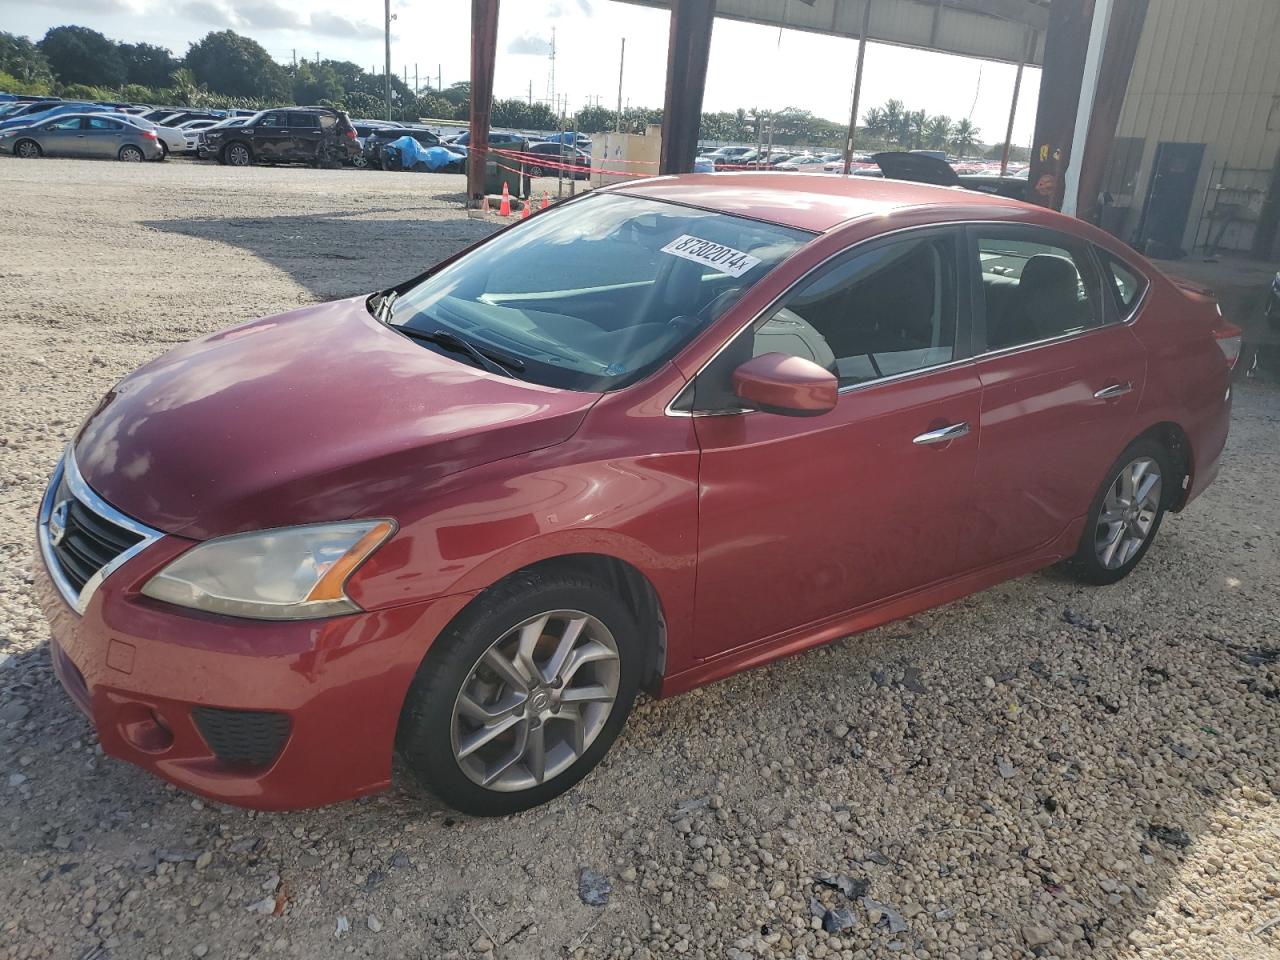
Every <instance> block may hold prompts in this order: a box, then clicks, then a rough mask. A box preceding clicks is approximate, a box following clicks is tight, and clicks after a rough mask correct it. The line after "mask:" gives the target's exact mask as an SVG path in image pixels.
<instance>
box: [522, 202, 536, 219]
mask: <svg viewBox="0 0 1280 960" xmlns="http://www.w3.org/2000/svg"><path fill="white" fill-rule="evenodd" d="M532 215H533V201H531V200H530V199H529V198H528V197H525V200H524V206H523V207H521V208H520V219H521V220H528V219H529V217H531V216H532Z"/></svg>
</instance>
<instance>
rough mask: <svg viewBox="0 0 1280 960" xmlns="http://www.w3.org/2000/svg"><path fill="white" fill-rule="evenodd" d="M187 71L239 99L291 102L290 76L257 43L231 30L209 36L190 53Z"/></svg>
mask: <svg viewBox="0 0 1280 960" xmlns="http://www.w3.org/2000/svg"><path fill="white" fill-rule="evenodd" d="M187 68H188V69H189V70H190V71H191V73H192V75H193V77H194V78H195V80H196V82H197V83H200V84H203V85H204V86H206V87H208V88H209V89H210V90H212V91H214V92H216V93H224V94H229V95H231V96H235V97H263V98H266V99H268V100H272V101H275V102H281V101H284V100H287V99H288V97H289V94H290V85H289V77H288V75H287V74H286V73H285V70H284V68H283V67H281V66H280V64H278V63H276V62H275V61H274V60H272V59H271V56H270V54H268V53H267V51H266V50H264V49H263V48H262V47H261V45H259V44H258V43H257V42H255V41H253V40H250V39H249V38H248V37H242V36H240V35H239V34H238V33H235V32H234V31H231V30H220V31H217V32H215V33H209V34H206V35H205V36H204V38H203V39H201V40H200V41H198V42H196V43H193V44H192V45H191V47H190V49H189V50H187Z"/></svg>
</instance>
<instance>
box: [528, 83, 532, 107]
mask: <svg viewBox="0 0 1280 960" xmlns="http://www.w3.org/2000/svg"><path fill="white" fill-rule="evenodd" d="M529 106H531V107H532V106H533V78H532V77H530V78H529Z"/></svg>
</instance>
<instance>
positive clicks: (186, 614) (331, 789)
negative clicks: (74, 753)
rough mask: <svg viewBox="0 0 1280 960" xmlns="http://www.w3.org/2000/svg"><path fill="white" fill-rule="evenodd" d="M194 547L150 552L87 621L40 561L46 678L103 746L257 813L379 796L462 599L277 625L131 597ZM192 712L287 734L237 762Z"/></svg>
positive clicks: (95, 602) (110, 581) (174, 543)
mask: <svg viewBox="0 0 1280 960" xmlns="http://www.w3.org/2000/svg"><path fill="white" fill-rule="evenodd" d="M189 545H190V544H189V543H188V542H187V541H184V540H180V539H178V538H172V537H170V538H164V539H162V540H160V541H158V542H156V543H155V544H153V545H151V546H150V547H148V548H147V549H146V550H144V551H143V552H141V553H140V554H138V555H137V556H135V557H133V558H132V559H130V560H129V561H128V562H127V563H125V564H124V565H123V566H121V567H120V568H119V569H118V570H116V571H115V572H114V573H112V574H111V575H110V576H109V577H108V578H107V579H106V580H104V581H103V583H102V585H101V586H100V587H99V589H98V590H97V591H96V592H95V593H94V594H93V595H92V597H91V598H90V599H89V602H88V604H87V605H86V607H85V610H84V613H83V614H77V613H76V612H75V611H74V610H73V609H72V608H71V607H70V606H69V605H68V604H67V602H66V601H65V600H64V599H63V596H62V594H61V593H60V592H59V590H58V588H57V586H55V584H54V582H53V579H52V577H51V575H50V572H49V570H48V568H47V566H46V563H45V562H44V560H43V558H41V560H40V561H39V562H38V563H37V564H36V576H35V592H36V595H37V598H38V600H39V603H40V606H41V608H42V609H43V611H44V613H45V615H46V617H47V618H48V620H49V627H50V632H51V642H50V647H51V652H52V658H53V665H54V671H55V673H56V674H57V676H58V679H59V680H60V681H61V683H62V685H63V687H64V688H65V689H66V691H67V693H68V694H69V695H70V696H71V698H72V699H73V700H74V701H75V702H76V704H77V705H78V706H79V707H80V709H81V710H82V711H83V712H84V713H85V714H86V715H87V716H88V717H89V718H90V720H92V722H93V725H94V727H95V728H96V729H97V732H98V736H99V739H100V741H101V744H102V749H103V751H104V752H105V753H107V754H108V755H110V756H113V757H116V758H118V759H121V760H127V761H128V762H130V763H133V764H135V765H137V766H139V767H141V768H143V769H144V770H147V771H149V772H151V773H153V774H155V775H156V776H158V777H161V778H163V779H165V780H167V781H169V782H170V783H173V784H175V785H177V786H179V787H182V788H183V789H185V790H189V791H191V792H192V793H196V794H199V795H201V796H203V797H208V798H210V799H212V800H217V801H221V802H225V803H231V804H236V805H240V806H247V807H254V808H257V809H263V810H279V809H292V808H299V807H312V806H320V805H322V804H327V803H334V802H337V801H341V800H346V799H350V798H352V797H358V796H362V795H364V794H368V793H373V792H376V791H378V790H381V789H383V788H385V787H386V786H387V785H388V784H389V783H390V781H391V764H392V754H393V749H394V742H395V732H396V726H397V723H398V721H399V715H400V707H401V704H402V703H403V701H404V697H405V694H406V692H407V690H408V687H409V683H410V682H411V681H412V679H413V676H414V673H415V672H416V670H417V668H418V665H419V663H420V662H421V660H422V657H423V656H424V655H425V653H426V650H427V648H428V647H429V645H430V643H431V641H432V640H433V639H434V638H435V636H436V635H437V634H438V633H439V632H440V630H441V629H442V628H443V627H444V625H445V624H447V623H448V621H449V620H450V619H451V618H452V617H453V616H454V614H456V612H457V611H458V610H460V609H461V608H462V606H464V605H465V603H466V601H467V599H469V598H468V597H452V598H444V599H440V600H434V601H428V602H424V603H417V604H410V605H406V606H400V607H394V608H391V609H388V610H381V611H373V612H367V613H359V614H352V615H350V616H343V617H334V618H330V619H327V620H311V621H294V622H283V623H280V622H262V621H252V620H239V619H235V618H229V617H216V616H207V615H203V614H199V613H195V612H191V611H184V610H180V609H178V608H175V607H171V606H168V605H166V604H161V603H157V602H155V601H151V600H149V599H147V598H146V597H143V596H141V595H140V594H139V593H138V592H137V590H138V588H139V587H140V586H141V584H142V583H144V582H145V581H146V579H148V578H149V577H150V576H151V575H153V574H154V573H155V572H156V571H157V570H158V569H159V568H160V567H162V566H163V565H164V564H166V563H168V562H169V561H170V560H171V559H173V557H175V556H177V555H178V554H179V553H181V552H182V551H183V550H185V549H187V547H188V546H189ZM198 708H215V709H214V711H212V712H213V713H216V714H218V715H223V716H231V717H232V719H233V721H234V719H235V717H236V716H237V715H236V714H235V713H234V712H236V711H245V712H246V715H250V714H252V715H253V716H261V715H262V714H264V713H265V714H270V715H272V716H274V717H276V718H277V719H278V718H279V717H280V715H283V716H284V717H287V723H285V722H284V721H283V720H281V723H280V725H277V726H276V727H275V729H276V730H277V731H279V730H280V729H281V728H283V729H284V734H283V736H282V738H281V739H280V740H279V742H278V743H276V744H273V746H272V749H271V750H270V751H269V756H267V757H265V758H261V759H259V761H258V762H245V761H244V760H243V757H242V756H241V757H239V758H237V755H236V751H235V750H234V749H232V750H229V749H228V747H227V744H226V743H225V742H222V741H221V740H220V739H219V737H218V736H217V735H216V734H215V735H213V736H210V729H209V726H208V724H207V723H205V725H204V726H203V728H202V726H201V723H200V722H198V719H197V718H198V716H200V717H203V716H206V715H207V713H200V714H198V713H197V712H196V711H198ZM202 729H203V732H202ZM211 742H212V743H213V744H215V745H217V746H219V748H220V749H219V750H215V748H214V746H211Z"/></svg>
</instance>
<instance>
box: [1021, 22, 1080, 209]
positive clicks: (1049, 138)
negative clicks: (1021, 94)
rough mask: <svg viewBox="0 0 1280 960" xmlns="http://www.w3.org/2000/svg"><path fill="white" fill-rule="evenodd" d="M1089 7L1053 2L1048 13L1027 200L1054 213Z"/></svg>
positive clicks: (1072, 125) (1067, 157) (1075, 104)
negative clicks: (1052, 210) (1049, 208)
mask: <svg viewBox="0 0 1280 960" xmlns="http://www.w3.org/2000/svg"><path fill="white" fill-rule="evenodd" d="M1093 3H1094V0H1054V3H1053V5H1052V6H1051V7H1050V8H1049V28H1048V30H1047V31H1046V32H1045V41H1044V72H1043V73H1042V74H1041V75H1040V100H1039V104H1038V105H1037V108H1036V135H1035V140H1034V141H1033V142H1032V144H1033V145H1032V150H1031V171H1030V173H1029V177H1030V189H1029V190H1028V191H1027V199H1028V200H1029V201H1030V202H1032V203H1038V204H1040V205H1041V206H1043V207H1052V208H1053V209H1055V210H1060V209H1062V196H1063V190H1064V179H1065V174H1066V170H1067V163H1068V161H1069V160H1070V158H1071V141H1072V138H1073V136H1074V133H1075V124H1076V110H1077V108H1078V107H1079V105H1080V85H1081V83H1082V81H1083V79H1084V60H1085V54H1086V53H1087V51H1088V49H1089V29H1090V27H1091V26H1092V25H1093Z"/></svg>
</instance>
